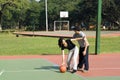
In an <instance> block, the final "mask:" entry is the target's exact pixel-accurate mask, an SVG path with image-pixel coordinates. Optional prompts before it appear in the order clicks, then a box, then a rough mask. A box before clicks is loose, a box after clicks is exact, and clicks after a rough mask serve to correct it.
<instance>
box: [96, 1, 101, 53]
mask: <svg viewBox="0 0 120 80" xmlns="http://www.w3.org/2000/svg"><path fill="white" fill-rule="evenodd" d="M101 13H102V0H98V18H97V27H96V44H95V54H98V53H100V29H101Z"/></svg>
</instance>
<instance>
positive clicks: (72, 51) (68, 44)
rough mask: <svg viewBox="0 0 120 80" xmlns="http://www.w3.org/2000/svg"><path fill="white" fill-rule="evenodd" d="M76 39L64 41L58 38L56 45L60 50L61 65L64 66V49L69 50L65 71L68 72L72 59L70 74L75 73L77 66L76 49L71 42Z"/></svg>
mask: <svg viewBox="0 0 120 80" xmlns="http://www.w3.org/2000/svg"><path fill="white" fill-rule="evenodd" d="M75 40H77V39H67V40H65V39H64V38H59V40H58V45H59V47H60V48H61V50H62V54H63V57H62V65H64V64H65V57H64V49H68V50H69V54H68V58H67V70H70V63H71V60H72V58H73V68H72V71H71V73H75V72H76V71H77V64H78V53H79V50H78V47H77V46H76V45H75V44H74V43H73V42H72V41H75Z"/></svg>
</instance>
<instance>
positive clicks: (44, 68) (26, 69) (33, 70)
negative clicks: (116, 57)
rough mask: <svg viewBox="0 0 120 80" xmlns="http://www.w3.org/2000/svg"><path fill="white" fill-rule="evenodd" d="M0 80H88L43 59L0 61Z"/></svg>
mask: <svg viewBox="0 0 120 80" xmlns="http://www.w3.org/2000/svg"><path fill="white" fill-rule="evenodd" d="M0 80H88V79H85V78H84V77H82V76H80V75H77V74H72V73H70V72H66V73H60V72H59V68H58V65H56V64H53V63H51V62H49V61H47V60H44V59H12V60H11V59H10V60H8V59H7V60H0Z"/></svg>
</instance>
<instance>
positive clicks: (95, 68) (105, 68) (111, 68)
mask: <svg viewBox="0 0 120 80" xmlns="http://www.w3.org/2000/svg"><path fill="white" fill-rule="evenodd" d="M90 70H120V68H91V69H90Z"/></svg>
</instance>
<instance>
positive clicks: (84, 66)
mask: <svg viewBox="0 0 120 80" xmlns="http://www.w3.org/2000/svg"><path fill="white" fill-rule="evenodd" d="M73 30H74V32H75V33H74V35H73V38H77V41H78V43H79V46H80V48H79V63H78V70H82V71H83V72H87V71H88V70H89V62H88V55H89V42H88V40H87V38H86V35H85V34H84V33H83V32H82V31H80V28H79V27H74V28H73Z"/></svg>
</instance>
